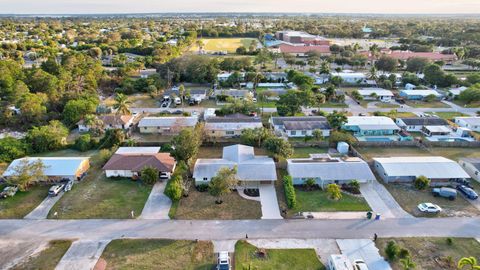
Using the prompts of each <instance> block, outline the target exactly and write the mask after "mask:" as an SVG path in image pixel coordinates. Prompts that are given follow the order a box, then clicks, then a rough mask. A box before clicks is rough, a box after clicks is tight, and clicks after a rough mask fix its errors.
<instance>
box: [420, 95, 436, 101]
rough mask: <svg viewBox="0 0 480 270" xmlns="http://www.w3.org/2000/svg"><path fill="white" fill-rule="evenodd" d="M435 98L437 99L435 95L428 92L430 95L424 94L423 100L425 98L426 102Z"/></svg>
mask: <svg viewBox="0 0 480 270" xmlns="http://www.w3.org/2000/svg"><path fill="white" fill-rule="evenodd" d="M436 99H437V96H435V95H434V94H430V95H428V96H426V97H425V98H424V99H423V100H425V101H426V102H432V101H434V100H436Z"/></svg>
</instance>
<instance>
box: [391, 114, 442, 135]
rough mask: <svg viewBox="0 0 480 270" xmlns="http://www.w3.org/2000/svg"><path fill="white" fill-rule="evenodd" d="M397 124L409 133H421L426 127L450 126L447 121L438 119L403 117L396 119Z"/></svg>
mask: <svg viewBox="0 0 480 270" xmlns="http://www.w3.org/2000/svg"><path fill="white" fill-rule="evenodd" d="M395 123H396V124H397V126H399V127H400V128H402V129H404V130H406V131H409V132H421V131H422V128H423V127H425V126H445V127H448V126H450V125H449V124H448V122H447V121H446V120H444V119H442V118H438V117H402V118H397V119H395Z"/></svg>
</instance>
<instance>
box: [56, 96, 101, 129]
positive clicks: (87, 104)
mask: <svg viewBox="0 0 480 270" xmlns="http://www.w3.org/2000/svg"><path fill="white" fill-rule="evenodd" d="M97 105H98V102H96V101H95V100H92V99H76V100H69V101H68V102H67V104H66V105H65V108H64V109H63V119H64V121H65V123H66V124H67V125H75V124H76V123H77V122H78V121H80V119H83V118H84V117H85V116H86V115H87V114H93V113H95V109H96V108H97Z"/></svg>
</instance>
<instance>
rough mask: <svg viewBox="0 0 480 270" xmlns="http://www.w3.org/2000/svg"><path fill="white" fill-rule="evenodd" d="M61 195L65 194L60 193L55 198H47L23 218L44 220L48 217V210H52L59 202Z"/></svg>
mask: <svg viewBox="0 0 480 270" xmlns="http://www.w3.org/2000/svg"><path fill="white" fill-rule="evenodd" d="M63 194H65V193H64V192H63V191H62V192H60V193H59V194H58V195H57V196H55V197H50V196H48V197H47V198H45V200H43V201H42V202H41V203H40V204H39V205H38V206H37V207H36V208H35V209H33V210H32V212H30V213H29V214H28V215H26V216H25V217H24V218H25V219H46V218H47V216H48V212H50V209H52V207H53V206H54V205H55V203H57V201H58V200H60V198H62V196H63Z"/></svg>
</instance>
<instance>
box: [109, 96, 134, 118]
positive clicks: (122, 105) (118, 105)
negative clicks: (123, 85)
mask: <svg viewBox="0 0 480 270" xmlns="http://www.w3.org/2000/svg"><path fill="white" fill-rule="evenodd" d="M130 104H131V102H130V101H129V100H128V97H127V96H126V95H124V94H122V93H118V94H117V96H116V97H115V104H114V105H113V108H114V109H116V110H117V114H120V115H130V114H131V111H130Z"/></svg>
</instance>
